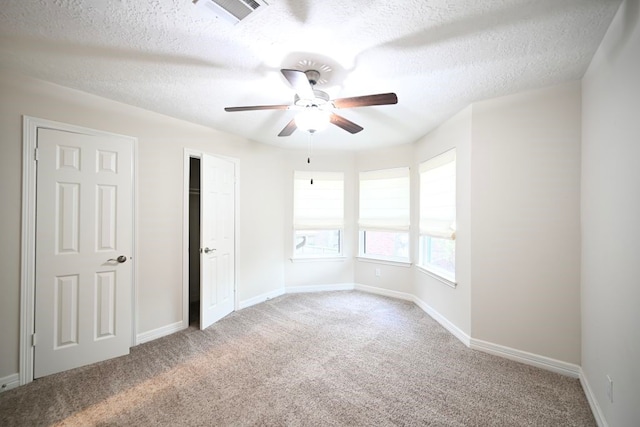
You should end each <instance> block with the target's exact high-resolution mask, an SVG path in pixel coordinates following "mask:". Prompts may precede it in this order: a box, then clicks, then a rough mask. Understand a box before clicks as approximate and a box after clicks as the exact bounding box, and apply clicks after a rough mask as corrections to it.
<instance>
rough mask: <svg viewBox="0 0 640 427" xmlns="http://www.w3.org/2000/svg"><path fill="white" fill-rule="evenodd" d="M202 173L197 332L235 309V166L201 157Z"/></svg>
mask: <svg viewBox="0 0 640 427" xmlns="http://www.w3.org/2000/svg"><path fill="white" fill-rule="evenodd" d="M200 170H201V172H200V173H201V177H200V178H201V181H200V182H201V188H200V194H201V201H202V207H201V212H200V215H201V218H200V223H201V229H200V232H201V245H202V247H201V250H200V269H201V271H200V282H201V283H200V287H201V289H200V328H201V329H204V328H206V327H208V326H210V325H211V324H212V323H214V322H216V321H218V320H220V319H221V318H223V317H224V316H226V315H227V314H229V313H231V312H232V311H233V309H234V300H235V298H234V283H235V277H234V274H235V273H234V271H235V270H234V264H235V243H234V242H235V236H234V233H235V165H234V163H233V162H231V161H228V160H224V159H221V158H218V157H213V156H209V155H206V154H203V156H202V158H201V164H200Z"/></svg>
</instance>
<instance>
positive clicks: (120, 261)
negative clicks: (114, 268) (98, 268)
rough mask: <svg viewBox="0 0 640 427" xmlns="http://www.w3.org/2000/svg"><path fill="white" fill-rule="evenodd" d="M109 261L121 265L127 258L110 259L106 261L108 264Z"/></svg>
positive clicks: (121, 256)
mask: <svg viewBox="0 0 640 427" xmlns="http://www.w3.org/2000/svg"><path fill="white" fill-rule="evenodd" d="M110 261H117V262H119V263H120V264H122V263H123V262H126V261H127V257H126V256H124V255H120V256H119V257H118V258H116V259H113V258H111V259H108V260H107V262H110Z"/></svg>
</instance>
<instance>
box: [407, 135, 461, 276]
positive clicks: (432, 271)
mask: <svg viewBox="0 0 640 427" xmlns="http://www.w3.org/2000/svg"><path fill="white" fill-rule="evenodd" d="M429 163H432V165H429ZM451 163H453V183H452V184H453V185H452V187H453V210H454V213H453V221H452V226H451V228H450V230H449V231H446V230H436V231H431V232H425V228H427V226H426V225H425V218H429V216H428V215H425V213H424V211H423V208H424V205H423V197H424V196H425V194H424V189H423V183H424V180H423V178H424V176H423V174H425V173H427V172H428V171H432V170H435V169H438V168H442V167H444V166H448V165H450V164H451ZM433 165H435V166H433ZM456 168H457V158H456V149H455V147H454V148H451V149H449V150H447V151H445V152H444V153H441V154H438V155H436V156H433V157H431V158H430V159H427V160H425V161H424V162H421V163H420V166H419V180H418V181H419V184H420V186H419V191H418V197H419V200H418V215H419V218H420V226H419V233H418V242H417V243H418V253H417V255H418V260H417V264H416V266H417V267H418V269H419V270H420V271H422V272H424V273H426V274H428V275H430V276H432V277H434V278H436V279H438V280H440V281H441V282H443V283H445V284H447V285H450V286H452V287H455V286H456V284H457V282H456V268H457V261H456V255H457V249H458V248H457V246H458V245H457V242H456V226H455V224H456V220H457V173H456V170H457V169H456ZM449 185H451V183H449ZM449 194H450V193H449ZM431 219H433V217H431ZM448 221H451V218H448ZM447 233H448V234H449V235H450V238H448V237H446V236H447ZM429 239H441V240H452V241H453V242H454V249H453V258H454V260H453V272H450V271H448V270H446V269H443V268H441V267H439V266H437V265H434V264H430V263H428V262H426V254H425V252H426V247H427V246H429V245H430V244H431V241H430V240H429Z"/></svg>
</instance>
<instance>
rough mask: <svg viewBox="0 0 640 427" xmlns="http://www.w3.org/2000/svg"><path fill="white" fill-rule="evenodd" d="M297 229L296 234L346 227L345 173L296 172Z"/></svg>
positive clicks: (294, 217)
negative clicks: (298, 232) (303, 231)
mask: <svg viewBox="0 0 640 427" xmlns="http://www.w3.org/2000/svg"><path fill="white" fill-rule="evenodd" d="M312 179H313V184H311V180H312ZM293 227H294V229H296V230H318V229H341V228H343V227H344V174H343V173H341V172H307V171H304V172H300V171H295V172H294V179H293Z"/></svg>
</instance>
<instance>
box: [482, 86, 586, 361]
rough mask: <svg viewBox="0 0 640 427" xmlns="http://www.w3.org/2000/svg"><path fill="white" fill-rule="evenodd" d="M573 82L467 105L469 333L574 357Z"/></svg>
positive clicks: (576, 134) (576, 109) (576, 144)
mask: <svg viewBox="0 0 640 427" xmlns="http://www.w3.org/2000/svg"><path fill="white" fill-rule="evenodd" d="M580 102H581V98H580V83H579V82H574V83H569V84H565V85H561V86H554V87H550V88H546V89H540V90H535V91H528V92H523V93H519V94H516V95H511V96H506V97H501V98H496V99H491V100H488V101H483V102H479V103H476V104H474V105H473V107H472V108H473V113H472V115H473V119H472V120H473V123H472V149H471V152H472V154H471V322H472V323H471V333H472V336H473V338H475V339H479V340H483V341H488V342H491V343H494V344H499V345H503V346H507V347H511V348H514V349H518V350H522V351H526V352H530V353H534V354H537V355H542V356H546V357H550V358H553V359H557V360H560V361H564V362H569V363H574V364H580V228H579V227H580V123H581V122H580V110H581V107H580V105H581V104H580Z"/></svg>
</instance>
